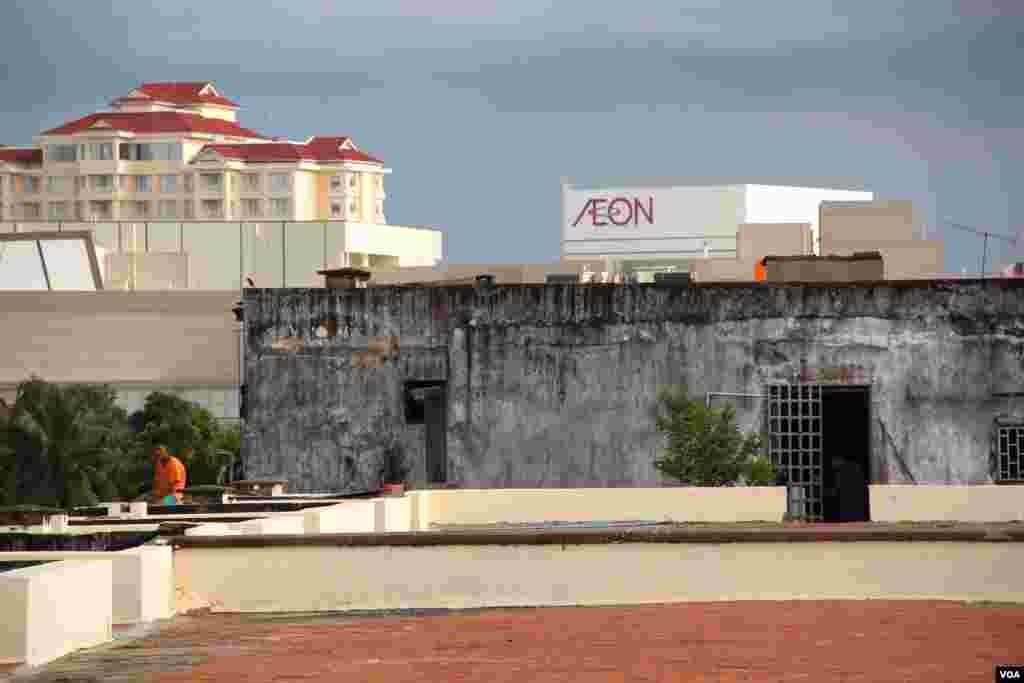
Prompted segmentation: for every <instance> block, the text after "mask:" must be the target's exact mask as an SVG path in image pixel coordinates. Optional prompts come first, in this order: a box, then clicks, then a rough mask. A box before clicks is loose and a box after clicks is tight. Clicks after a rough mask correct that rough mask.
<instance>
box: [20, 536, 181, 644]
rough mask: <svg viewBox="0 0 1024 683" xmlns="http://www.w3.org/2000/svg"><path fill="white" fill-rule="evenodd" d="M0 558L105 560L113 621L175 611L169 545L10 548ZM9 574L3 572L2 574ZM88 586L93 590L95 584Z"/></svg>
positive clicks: (149, 618) (125, 622)
mask: <svg viewBox="0 0 1024 683" xmlns="http://www.w3.org/2000/svg"><path fill="white" fill-rule="evenodd" d="M0 559H2V560H11V561H33V560H34V561H41V560H58V561H60V560H68V561H71V560H74V561H89V562H106V563H108V564H109V565H110V566H111V581H110V587H111V588H110V590H111V606H110V612H111V619H112V620H113V623H114V624H116V625H119V626H120V625H128V624H137V623H141V622H148V621H155V620H157V619H167V618H170V617H171V616H173V615H174V565H173V551H172V549H171V547H170V546H140V547H138V548H131V549H129V550H122V551H120V552H75V551H67V552H47V551H42V552H7V553H0ZM42 566H43V567H46V566H55V564H54V565H42ZM12 573H13V572H12ZM7 575H8V574H0V578H2V577H4V576H7ZM88 590H89V591H92V590H93V586H89V587H88ZM71 604H73V603H71ZM0 613H2V610H0Z"/></svg>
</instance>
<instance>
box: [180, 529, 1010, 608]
mask: <svg viewBox="0 0 1024 683" xmlns="http://www.w3.org/2000/svg"><path fill="white" fill-rule="evenodd" d="M1022 563H1024V543H1021V542H1016V543H982V542H958V541H935V542H891V541H889V542H887V541H862V542H806V541H798V542H774V543H765V542H733V543H631V542H614V543H608V544H587V545H572V544H565V545H562V544H556V545H550V544H549V545H517V544H513V543H507V544H487V545H467V544H460V543H458V541H453V544H452V545H428V546H421V547H410V546H339V545H333V544H328V545H322V546H318V545H286V546H285V545H276V546H275V545H267V546H263V547H244V548H240V547H230V546H225V547H185V548H179V549H178V551H177V553H176V555H175V578H176V581H177V583H178V585H179V586H181V587H182V589H183V590H185V591H188V592H189V593H193V594H195V595H199V596H202V598H203V599H204V600H206V601H207V602H208V603H209V604H213V605H216V610H217V611H225V612H306V611H335V610H363V609H417V608H449V609H464V608H478V607H502V606H544V605H616V604H619V605H622V604H643V603H668V602H685V601H718V600H863V599H886V600H897V599H927V600H967V601H980V600H990V601H1007V602H1024V577H1022V575H1021V573H1020V567H1021V565H1022ZM282 571H287V576H288V580H287V581H282V580H281V576H282Z"/></svg>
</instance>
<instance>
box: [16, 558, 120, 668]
mask: <svg viewBox="0 0 1024 683" xmlns="http://www.w3.org/2000/svg"><path fill="white" fill-rule="evenodd" d="M5 555H6V554H5ZM112 592H113V565H112V563H111V562H109V561H101V560H66V561H56V562H49V563H47V564H42V565H36V566H34V567H26V568H24V569H16V570H13V571H9V572H4V573H2V574H0V623H2V627H0V662H2V663H7V664H23V665H28V666H37V665H39V664H44V663H46V662H48V661H51V660H53V659H56V658H58V657H61V656H63V655H65V654H67V653H69V652H72V651H74V650H78V649H81V648H86V647H93V646H95V645H99V644H100V643H105V642H107V641H109V640H110V639H111V637H112V622H113V612H112V610H113V600H112Z"/></svg>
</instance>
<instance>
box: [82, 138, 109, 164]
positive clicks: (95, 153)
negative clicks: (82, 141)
mask: <svg viewBox="0 0 1024 683" xmlns="http://www.w3.org/2000/svg"><path fill="white" fill-rule="evenodd" d="M79 153H80V154H81V155H82V160H83V161H109V160H111V159H113V158H114V143H112V142H90V143H89V144H87V145H81V146H80V147H79Z"/></svg>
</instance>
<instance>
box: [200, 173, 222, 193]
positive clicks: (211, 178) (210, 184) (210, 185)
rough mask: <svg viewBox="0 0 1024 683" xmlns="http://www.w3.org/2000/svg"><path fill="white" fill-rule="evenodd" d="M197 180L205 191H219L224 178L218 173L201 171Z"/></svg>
mask: <svg viewBox="0 0 1024 683" xmlns="http://www.w3.org/2000/svg"><path fill="white" fill-rule="evenodd" d="M199 182H200V184H201V185H202V188H203V190H204V191H205V192H220V191H221V188H223V187H224V179H223V177H222V175H221V174H220V173H201V174H199Z"/></svg>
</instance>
